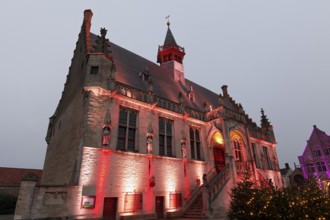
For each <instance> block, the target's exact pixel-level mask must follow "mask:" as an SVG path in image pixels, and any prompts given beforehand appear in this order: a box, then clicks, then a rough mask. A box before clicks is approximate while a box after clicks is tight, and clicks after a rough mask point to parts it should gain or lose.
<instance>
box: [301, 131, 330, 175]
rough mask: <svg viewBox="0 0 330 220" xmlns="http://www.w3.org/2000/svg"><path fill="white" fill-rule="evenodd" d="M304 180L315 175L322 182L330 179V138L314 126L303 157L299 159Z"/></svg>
mask: <svg viewBox="0 0 330 220" xmlns="http://www.w3.org/2000/svg"><path fill="white" fill-rule="evenodd" d="M298 159H299V163H300V166H301V169H302V172H303V174H304V178H305V179H306V178H308V177H310V176H311V175H314V176H315V177H316V178H320V179H321V180H328V179H329V178H330V136H329V135H327V134H326V133H325V132H324V131H321V130H320V129H319V128H317V127H316V125H314V128H313V131H312V133H311V136H310V137H309V139H308V140H307V145H306V147H305V150H304V152H303V154H302V155H301V156H299V157H298Z"/></svg>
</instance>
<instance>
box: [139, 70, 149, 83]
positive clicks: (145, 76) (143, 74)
mask: <svg viewBox="0 0 330 220" xmlns="http://www.w3.org/2000/svg"><path fill="white" fill-rule="evenodd" d="M139 77H140V78H141V79H142V80H143V81H145V82H150V74H149V71H148V67H146V69H145V70H144V71H142V72H140V73H139Z"/></svg>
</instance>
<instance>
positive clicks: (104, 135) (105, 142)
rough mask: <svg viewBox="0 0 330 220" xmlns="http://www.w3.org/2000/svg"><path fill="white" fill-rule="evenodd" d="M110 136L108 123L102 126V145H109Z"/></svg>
mask: <svg viewBox="0 0 330 220" xmlns="http://www.w3.org/2000/svg"><path fill="white" fill-rule="evenodd" d="M110 137H111V128H110V126H109V125H106V126H104V128H103V131H102V146H109V144H110Z"/></svg>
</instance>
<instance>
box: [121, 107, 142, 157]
mask: <svg viewBox="0 0 330 220" xmlns="http://www.w3.org/2000/svg"><path fill="white" fill-rule="evenodd" d="M136 123H137V111H135V110H133V109H128V108H122V107H121V108H120V110H119V126H118V141H117V149H118V150H123V151H135V141H136V137H135V136H136Z"/></svg>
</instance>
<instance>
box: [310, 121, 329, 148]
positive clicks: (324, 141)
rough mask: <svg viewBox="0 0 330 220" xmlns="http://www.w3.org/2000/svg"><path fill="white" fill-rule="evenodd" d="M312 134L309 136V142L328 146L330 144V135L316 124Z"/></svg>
mask: <svg viewBox="0 0 330 220" xmlns="http://www.w3.org/2000/svg"><path fill="white" fill-rule="evenodd" d="M313 127H314V128H313V131H312V134H311V136H310V138H309V140H308V141H309V143H310V144H311V145H312V146H314V145H319V146H326V145H329V144H330V136H328V135H327V134H326V133H325V132H324V131H322V130H320V129H319V128H318V127H316V125H314V126H313Z"/></svg>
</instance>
